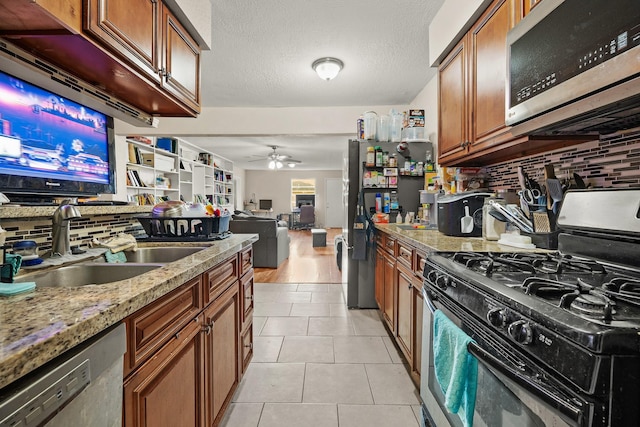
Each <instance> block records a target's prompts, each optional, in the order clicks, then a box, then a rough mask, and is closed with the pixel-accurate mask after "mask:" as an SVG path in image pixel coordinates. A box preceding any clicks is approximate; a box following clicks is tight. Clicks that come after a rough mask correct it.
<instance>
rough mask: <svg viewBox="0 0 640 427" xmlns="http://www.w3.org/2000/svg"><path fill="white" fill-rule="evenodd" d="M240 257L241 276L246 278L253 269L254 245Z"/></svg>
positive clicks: (241, 253)
mask: <svg viewBox="0 0 640 427" xmlns="http://www.w3.org/2000/svg"><path fill="white" fill-rule="evenodd" d="M239 256H240V276H244V275H245V274H246V273H247V272H248V271H249V270H251V268H253V245H251V246H248V247H247V248H246V249H244V250H243V251H242V252H240V254H239Z"/></svg>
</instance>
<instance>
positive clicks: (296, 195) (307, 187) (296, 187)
mask: <svg viewBox="0 0 640 427" xmlns="http://www.w3.org/2000/svg"><path fill="white" fill-rule="evenodd" d="M315 196H316V180H315V178H309V179H302V178H295V179H292V180H291V207H293V208H297V207H299V205H309V204H310V205H313V206H315V204H316V202H315Z"/></svg>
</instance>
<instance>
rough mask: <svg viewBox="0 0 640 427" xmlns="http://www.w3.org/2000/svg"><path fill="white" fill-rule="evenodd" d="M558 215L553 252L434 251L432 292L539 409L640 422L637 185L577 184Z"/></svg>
mask: <svg viewBox="0 0 640 427" xmlns="http://www.w3.org/2000/svg"><path fill="white" fill-rule="evenodd" d="M558 222H559V225H560V226H561V227H562V230H563V233H561V234H560V236H559V248H558V251H556V252H544V253H527V252H507V253H498V252H495V253H489V252H484V253H477V252H475V253H472V252H436V253H434V254H432V255H430V256H429V257H428V259H427V262H426V266H425V271H424V274H425V278H426V280H425V300H428V302H429V304H431V306H432V307H433V309H435V308H440V309H442V310H443V311H445V313H447V314H448V315H449V316H450V317H452V318H453V319H454V320H455V321H456V323H457V324H458V325H459V326H460V327H461V328H462V329H463V330H465V332H467V333H468V334H469V335H470V336H471V337H472V338H474V339H475V340H476V342H477V346H476V347H477V348H475V353H476V354H474V351H471V350H470V351H471V353H472V354H474V355H478V356H479V357H482V355H483V354H484V355H486V356H487V357H488V358H490V359H491V360H493V362H494V364H496V363H497V364H500V365H502V366H501V368H504V369H506V371H505V372H509V373H510V374H509V376H510V377H511V379H512V380H515V381H519V382H520V383H521V384H522V385H523V386H526V387H528V388H529V390H531V392H532V394H533V395H535V396H538V398H539V399H540V402H541V403H540V406H545V407H547V410H548V411H549V412H551V413H552V414H551V415H549V414H546V413H545V414H542V415H541V414H538V415H540V417H541V419H547V420H553V421H552V422H554V423H555V422H556V420H558V423H559V424H558V425H570V426H627V425H635V424H636V423H637V420H638V419H640V405H638V404H637V396H640V190H598V191H595V190H592V191H574V192H571V191H570V192H568V193H567V194H566V196H565V200H564V204H563V206H562V210H561V212H560V215H559V218H558ZM436 306H437V307H436ZM503 373H504V372H503ZM536 405H537V404H534V405H533V406H536ZM554 411H555V412H556V414H555V415H554V414H553V412H554ZM534 412H535V410H534ZM536 416H537V415H534V416H533V418H535V417H536ZM545 417H548V418H545ZM549 422H551V421H549ZM532 425H537V424H532ZM541 425H544V424H541Z"/></svg>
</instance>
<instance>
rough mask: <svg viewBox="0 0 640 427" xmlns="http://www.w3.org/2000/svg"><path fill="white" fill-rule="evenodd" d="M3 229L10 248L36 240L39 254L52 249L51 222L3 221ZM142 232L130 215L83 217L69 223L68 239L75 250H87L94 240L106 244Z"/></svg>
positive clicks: (41, 219)
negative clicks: (24, 241) (128, 234)
mask: <svg viewBox="0 0 640 427" xmlns="http://www.w3.org/2000/svg"><path fill="white" fill-rule="evenodd" d="M2 228H4V229H5V230H6V231H7V242H6V243H7V244H8V245H10V244H12V243H15V242H17V241H20V240H33V241H35V242H36V244H37V245H38V251H39V252H40V254H43V253H44V252H45V251H48V250H50V249H51V219H49V218H41V217H39V218H16V219H3V220H2ZM141 228H142V227H141V226H140V223H139V222H138V220H137V219H135V218H134V217H133V215H131V214H122V215H94V216H82V217H81V218H78V219H75V220H72V221H71V222H70V232H69V236H70V241H71V245H72V246H76V245H77V246H84V247H87V246H89V244H90V242H91V240H93V239H94V238H96V239H98V240H105V239H107V238H109V237H113V236H116V235H117V234H119V233H133V234H136V232H139V231H140V230H141Z"/></svg>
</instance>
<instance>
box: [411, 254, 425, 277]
mask: <svg viewBox="0 0 640 427" xmlns="http://www.w3.org/2000/svg"><path fill="white" fill-rule="evenodd" d="M426 262H427V254H426V253H424V252H420V251H416V255H415V262H414V264H413V272H414V273H415V274H416V276H418V277H421V278H424V276H423V273H424V265H425V264H426Z"/></svg>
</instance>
